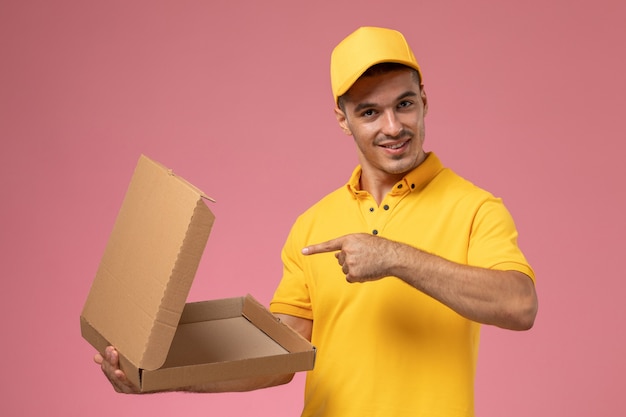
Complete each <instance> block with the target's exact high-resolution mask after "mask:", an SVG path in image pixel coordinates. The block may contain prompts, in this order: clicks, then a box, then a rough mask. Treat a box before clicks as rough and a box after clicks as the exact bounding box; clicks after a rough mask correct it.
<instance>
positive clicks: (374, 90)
mask: <svg viewBox="0 0 626 417" xmlns="http://www.w3.org/2000/svg"><path fill="white" fill-rule="evenodd" d="M419 92H420V84H419V79H418V77H417V76H415V72H414V71H413V70H411V69H408V68H401V69H394V70H392V71H385V72H381V73H373V74H369V75H364V76H361V78H359V79H358V80H357V81H356V82H355V83H354V84H353V85H352V87H350V89H349V90H348V91H347V92H346V94H345V95H344V96H343V97H342V98H343V99H344V102H345V103H346V104H347V103H352V104H354V105H357V104H360V103H362V102H372V103H381V104H382V103H383V102H386V101H395V100H397V99H398V98H401V97H403V96H406V95H407V94H409V95H413V94H419Z"/></svg>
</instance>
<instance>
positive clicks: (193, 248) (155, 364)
mask: <svg viewBox="0 0 626 417" xmlns="http://www.w3.org/2000/svg"><path fill="white" fill-rule="evenodd" d="M205 199H209V200H211V199H210V198H208V197H207V196H205V195H204V193H202V191H200V190H198V189H197V188H196V187H194V186H193V185H191V184H190V183H188V182H186V181H185V180H184V179H182V178H180V177H178V176H176V175H174V174H173V172H172V171H171V170H168V169H167V168H165V167H164V166H162V165H160V164H158V163H157V162H154V161H152V160H150V159H149V158H147V157H145V156H143V155H142V156H141V157H140V158H139V161H138V163H137V167H136V168H135V172H134V174H133V177H132V180H131V182H130V185H129V187H128V190H127V192H126V196H125V197H124V201H123V203H122V206H121V208H120V211H119V214H118V216H117V219H116V221H115V225H114V227H113V231H112V232H111V236H110V238H109V241H108V243H107V246H106V249H105V251H104V254H103V257H102V260H101V262H100V266H99V268H98V271H97V273H96V277H95V279H94V281H93V284H92V287H91V290H90V292H89V295H88V297H87V301H86V302H85V305H84V307H83V311H82V313H81V320H82V321H85V322H87V323H88V324H89V326H90V327H91V328H93V329H97V332H99V333H100V335H99V337H100V338H104V339H105V340H106V341H107V342H108V343H110V344H111V345H114V346H115V347H116V348H117V349H118V350H119V351H120V352H123V353H124V356H125V357H126V358H127V359H128V360H129V361H130V362H131V363H132V364H133V365H135V366H136V367H137V368H142V369H148V370H154V369H158V368H160V367H161V366H162V365H163V363H164V362H165V359H166V356H167V353H168V351H169V347H170V344H171V342H172V339H173V338H174V334H175V332H176V328H177V326H178V322H179V319H180V316H181V314H182V311H183V308H184V307H185V302H186V300H187V296H188V294H189V290H190V288H191V284H192V282H193V278H194V276H195V273H196V270H197V268H198V264H199V263H200V258H201V256H202V252H203V251H204V248H205V246H206V242H207V240H208V237H209V233H210V231H211V227H212V225H213V221H214V219H215V217H214V215H213V213H212V212H211V210H209V208H208V207H207V205H206V203H205V201H204V200H205ZM90 342H91V341H90ZM92 344H93V343H92Z"/></svg>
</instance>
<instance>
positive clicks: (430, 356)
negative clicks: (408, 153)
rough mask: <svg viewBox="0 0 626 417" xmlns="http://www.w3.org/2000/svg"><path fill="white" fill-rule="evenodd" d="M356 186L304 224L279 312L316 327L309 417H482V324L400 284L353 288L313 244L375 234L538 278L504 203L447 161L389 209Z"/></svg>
mask: <svg viewBox="0 0 626 417" xmlns="http://www.w3.org/2000/svg"><path fill="white" fill-rule="evenodd" d="M360 174H361V169H360V167H357V168H356V169H355V171H354V173H353V175H352V177H351V179H350V181H349V182H348V184H347V185H346V186H344V187H342V188H340V189H338V190H336V191H334V192H332V193H331V194H329V195H327V196H326V197H325V198H323V199H322V200H321V201H319V202H318V203H317V204H315V205H314V206H313V207H311V208H310V209H309V210H307V211H306V212H305V213H304V214H302V215H301V216H300V217H299V218H298V219H297V221H296V222H295V224H294V226H293V228H292V230H291V233H290V235H289V237H288V239H287V241H286V243H285V246H284V248H283V253H282V259H283V263H284V274H283V278H282V280H281V282H280V285H279V286H278V288H277V290H276V293H275V295H274V299H273V300H272V302H271V304H270V309H271V311H272V312H274V313H283V314H289V315H293V316H297V317H302V318H306V319H311V320H313V334H312V343H313V344H314V345H315V346H317V348H318V352H317V359H316V364H315V369H314V370H312V371H310V372H309V373H308V375H307V380H306V387H305V403H304V410H303V413H302V416H305V417H312V416H316V417H322V416H324V417H390V416H394V417H401V416H412V417H413V416H429V417H436V416H442V417H443V416H445V417H456V416H463V417H467V416H474V375H475V369H476V359H477V353H478V342H479V333H480V326H479V324H478V323H475V322H472V321H470V320H467V319H465V318H463V317H461V316H460V315H458V314H457V313H455V312H454V311H452V310H451V309H449V308H448V307H446V306H444V305H443V304H441V303H439V302H438V301H435V300H434V299H432V298H430V297H428V296H426V295H424V294H423V293H421V292H420V291H418V290H416V289H414V288H412V287H410V286H408V285H407V284H406V283H404V282H402V281H400V280H399V279H397V278H395V277H387V278H384V279H381V280H378V281H374V282H368V283H362V284H350V283H348V282H346V280H345V276H344V274H343V273H342V271H341V268H340V266H339V265H338V263H337V260H336V258H335V256H334V254H332V253H325V254H316V255H311V256H306V257H305V256H303V255H302V254H301V250H302V248H304V247H305V246H307V245H310V244H315V243H320V242H324V241H327V240H330V239H334V238H337V237H340V236H343V235H345V234H349V233H373V234H377V235H378V236H382V237H385V238H388V239H391V240H395V241H400V242H404V243H407V244H409V245H412V246H414V247H417V248H419V249H422V250H425V251H427V252H431V253H434V254H436V255H439V256H441V257H443V258H446V259H449V260H451V261H454V262H458V263H461V264H467V265H474V266H479V267H484V268H492V269H499V270H517V271H520V272H523V273H525V274H527V275H528V276H530V277H531V278H532V279H533V280H534V273H533V271H532V269H531V268H530V266H529V265H528V263H527V262H526V259H525V258H524V255H523V254H522V253H521V251H520V250H519V248H518V246H517V231H516V229H515V225H514V223H513V220H512V218H511V216H510V214H509V212H508V211H507V209H506V208H505V207H504V205H503V204H502V201H501V200H500V199H497V198H495V197H493V196H492V195H491V194H489V193H488V192H486V191H484V190H481V189H480V188H478V187H476V186H474V185H473V184H471V183H470V182H468V181H466V180H464V179H463V178H461V177H459V176H458V175H456V174H455V173H454V172H452V171H451V170H449V169H447V168H444V167H443V165H442V164H441V162H440V161H439V159H438V158H437V156H436V155H435V154H433V153H430V154H429V155H428V157H427V158H426V160H425V161H424V162H423V163H422V164H421V165H420V166H418V167H417V168H416V169H414V170H413V171H412V172H410V173H409V174H407V175H406V177H405V178H403V179H402V180H401V181H399V182H398V183H397V184H396V185H395V187H394V188H393V190H392V191H391V192H390V193H389V194H388V195H387V196H386V197H385V199H384V200H383V201H382V203H381V204H380V206H379V205H377V204H376V202H375V200H374V199H373V198H372V196H371V195H370V194H369V193H367V192H365V191H361V190H360V189H359V178H360Z"/></svg>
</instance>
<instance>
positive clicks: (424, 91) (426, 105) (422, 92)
mask: <svg viewBox="0 0 626 417" xmlns="http://www.w3.org/2000/svg"><path fill="white" fill-rule="evenodd" d="M420 96H421V97H422V103H424V116H426V114H427V113H428V97H426V90H424V87H422V88H420Z"/></svg>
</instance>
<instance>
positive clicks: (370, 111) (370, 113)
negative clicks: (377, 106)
mask: <svg viewBox="0 0 626 417" xmlns="http://www.w3.org/2000/svg"><path fill="white" fill-rule="evenodd" d="M374 114H376V112H375V111H374V109H367V110H364V111H362V112H361V117H372V116H373V115H374Z"/></svg>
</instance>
